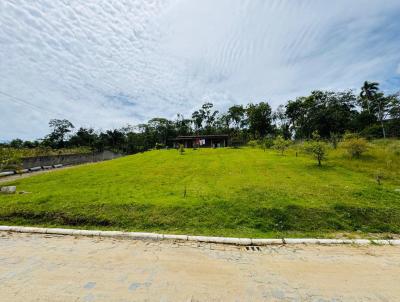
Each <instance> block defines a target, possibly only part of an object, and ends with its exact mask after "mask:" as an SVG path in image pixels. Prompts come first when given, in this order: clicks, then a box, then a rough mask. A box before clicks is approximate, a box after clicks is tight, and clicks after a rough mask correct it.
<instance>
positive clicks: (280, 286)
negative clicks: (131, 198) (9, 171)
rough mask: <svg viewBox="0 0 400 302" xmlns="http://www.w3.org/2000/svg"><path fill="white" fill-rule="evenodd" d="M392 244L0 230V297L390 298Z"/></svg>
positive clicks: (393, 294)
mask: <svg viewBox="0 0 400 302" xmlns="http://www.w3.org/2000/svg"><path fill="white" fill-rule="evenodd" d="M399 285H400V248H399V247H392V246H368V247H352V246H304V245H299V246H270V247H261V248H260V250H257V249H256V250H247V249H246V248H245V247H235V246H224V245H217V244H197V243H187V242H186V243H177V242H168V241H162V242H154V241H147V242H144V241H132V240H116V239H110V238H108V239H105V238H104V239H102V238H89V237H79V238H74V237H69V236H53V235H52V236H49V235H33V234H18V233H6V232H0V301H2V302H4V301H12V302H18V301H24V302H26V301H52V302H53V301H86V302H89V301H107V302H108V301H399V297H400V286H399Z"/></svg>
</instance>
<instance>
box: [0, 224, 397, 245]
mask: <svg viewBox="0 0 400 302" xmlns="http://www.w3.org/2000/svg"><path fill="white" fill-rule="evenodd" d="M1 231H3V232H17V233H34V234H56V235H69V236H95V237H111V238H125V239H136V240H180V241H191V242H203V243H221V244H232V245H245V246H246V245H258V246H261V245H293V244H322V245H336V244H353V245H369V244H376V245H394V246H400V239H397V240H392V239H389V240H381V239H379V240H378V239H373V240H369V239H318V238H282V239H261V238H260V239H259V238H234V237H209V236H189V235H173V234H157V233H142V232H122V231H98V230H77V229H61V228H37V227H21V226H6V225H0V232H1Z"/></svg>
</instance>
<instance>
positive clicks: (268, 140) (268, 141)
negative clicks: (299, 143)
mask: <svg viewBox="0 0 400 302" xmlns="http://www.w3.org/2000/svg"><path fill="white" fill-rule="evenodd" d="M273 146H274V140H273V139H272V137H265V138H264V139H263V140H262V147H263V149H264V151H265V149H271V148H272V147H273Z"/></svg>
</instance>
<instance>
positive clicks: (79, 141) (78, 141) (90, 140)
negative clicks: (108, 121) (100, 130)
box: [68, 127, 98, 149]
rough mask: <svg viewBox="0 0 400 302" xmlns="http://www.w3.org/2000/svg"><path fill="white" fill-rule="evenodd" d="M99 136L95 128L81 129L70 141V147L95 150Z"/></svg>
mask: <svg viewBox="0 0 400 302" xmlns="http://www.w3.org/2000/svg"><path fill="white" fill-rule="evenodd" d="M97 140H98V136H97V134H96V133H95V131H94V129H93V128H83V127H80V128H79V129H78V131H77V132H76V133H75V134H74V135H72V136H71V137H70V139H69V141H68V145H69V146H74V147H90V148H91V149H95V146H96V144H97Z"/></svg>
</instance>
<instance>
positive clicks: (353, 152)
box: [343, 134, 368, 158]
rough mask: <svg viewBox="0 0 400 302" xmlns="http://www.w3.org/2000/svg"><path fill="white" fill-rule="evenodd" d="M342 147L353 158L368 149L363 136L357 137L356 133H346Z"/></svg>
mask: <svg viewBox="0 0 400 302" xmlns="http://www.w3.org/2000/svg"><path fill="white" fill-rule="evenodd" d="M343 147H344V148H345V149H346V150H347V152H348V153H349V155H350V156H351V157H353V158H354V157H356V158H359V157H360V156H361V155H362V154H363V153H364V152H366V151H367V150H368V144H367V141H366V140H365V138H362V137H359V136H357V135H356V134H351V135H350V134H346V135H345V138H344V142H343Z"/></svg>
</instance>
